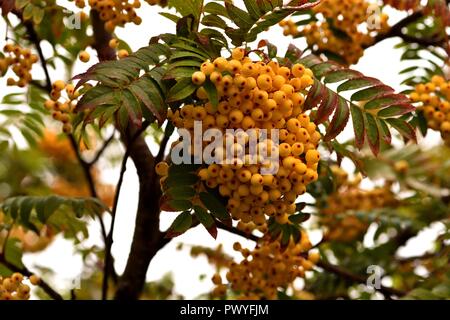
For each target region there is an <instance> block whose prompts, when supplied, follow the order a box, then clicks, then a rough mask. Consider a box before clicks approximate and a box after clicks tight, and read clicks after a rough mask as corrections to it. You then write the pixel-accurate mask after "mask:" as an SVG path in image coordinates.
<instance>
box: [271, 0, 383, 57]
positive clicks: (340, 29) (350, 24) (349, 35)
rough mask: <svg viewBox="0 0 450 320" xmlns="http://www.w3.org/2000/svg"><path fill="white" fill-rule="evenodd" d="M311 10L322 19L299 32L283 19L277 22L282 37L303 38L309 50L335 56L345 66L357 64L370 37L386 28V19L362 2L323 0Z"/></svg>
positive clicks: (369, 41) (294, 26)
mask: <svg viewBox="0 0 450 320" xmlns="http://www.w3.org/2000/svg"><path fill="white" fill-rule="evenodd" d="M313 11H314V12H315V14H316V15H317V14H320V15H321V16H322V17H323V19H319V21H314V22H311V23H309V24H308V25H306V26H305V27H303V28H302V29H300V30H299V29H298V27H297V25H296V24H295V23H294V22H293V21H291V20H284V21H282V22H280V26H281V27H283V28H284V34H285V35H292V36H294V37H296V36H299V35H304V36H305V37H306V41H307V43H308V45H309V46H310V47H311V48H312V49H313V51H316V52H330V53H333V54H335V55H338V56H339V57H340V58H341V59H342V60H343V62H344V63H345V64H347V65H351V64H355V63H357V62H358V60H359V59H360V58H361V57H362V55H363V53H364V48H365V47H366V46H368V45H369V44H371V43H372V41H373V38H374V36H375V35H376V34H377V33H383V32H385V31H387V29H388V24H387V20H388V16H387V15H386V14H384V13H381V14H376V12H374V10H372V9H371V7H370V4H369V3H368V2H367V1H366V0H324V1H321V2H320V3H319V4H318V5H317V6H315V7H314V8H313Z"/></svg>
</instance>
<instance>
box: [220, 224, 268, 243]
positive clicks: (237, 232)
mask: <svg viewBox="0 0 450 320" xmlns="http://www.w3.org/2000/svg"><path fill="white" fill-rule="evenodd" d="M216 225H217V228H219V229H222V230H225V231H228V232H230V233H233V234H235V235H238V236H241V237H243V238H246V239H248V240H252V241H255V242H256V241H258V240H260V239H261V238H260V237H258V236H255V235H254V234H251V233H247V232H244V231H241V230H239V229H237V228H235V227H233V226H228V225H226V224H224V223H222V222H216Z"/></svg>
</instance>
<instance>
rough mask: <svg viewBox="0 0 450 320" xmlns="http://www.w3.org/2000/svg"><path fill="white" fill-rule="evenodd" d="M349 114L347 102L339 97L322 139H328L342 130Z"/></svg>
mask: <svg viewBox="0 0 450 320" xmlns="http://www.w3.org/2000/svg"><path fill="white" fill-rule="evenodd" d="M349 116H350V110H349V108H348V103H347V101H345V99H343V98H341V97H339V101H338V105H337V108H336V110H335V112H334V115H333V119H332V120H331V122H330V125H329V126H328V128H327V132H326V134H325V137H324V140H325V141H330V140H331V139H334V138H335V137H336V136H337V135H338V134H339V133H341V132H342V130H344V128H345V126H346V124H347V122H348V119H349Z"/></svg>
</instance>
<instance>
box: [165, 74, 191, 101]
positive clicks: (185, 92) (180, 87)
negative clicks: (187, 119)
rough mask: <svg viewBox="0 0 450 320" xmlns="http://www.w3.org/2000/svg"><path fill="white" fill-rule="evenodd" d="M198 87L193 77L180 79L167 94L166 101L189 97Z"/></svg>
mask: <svg viewBox="0 0 450 320" xmlns="http://www.w3.org/2000/svg"><path fill="white" fill-rule="evenodd" d="M196 89H197V86H196V85H195V84H193V83H192V79H191V78H184V79H181V80H180V81H178V82H177V83H176V84H175V85H174V86H173V87H172V88H170V90H169V93H168V94H167V99H166V102H168V103H171V102H176V101H180V100H183V99H185V98H187V97H189V96H190V95H191V94H192V93H194V91H195V90H196Z"/></svg>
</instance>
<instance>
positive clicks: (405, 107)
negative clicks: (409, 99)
mask: <svg viewBox="0 0 450 320" xmlns="http://www.w3.org/2000/svg"><path fill="white" fill-rule="evenodd" d="M414 110H415V108H414V106H413V105H412V104H410V103H402V104H395V105H392V106H390V107H387V108H384V109H383V110H380V111H378V113H377V116H378V117H380V118H391V117H395V116H401V115H403V114H407V113H410V112H412V111H414Z"/></svg>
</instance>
